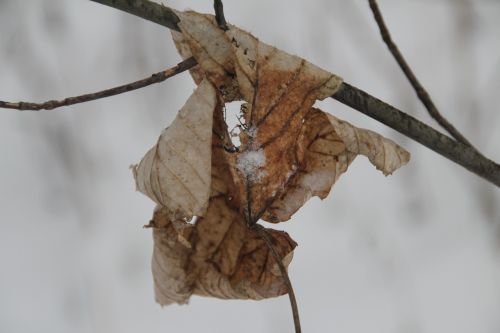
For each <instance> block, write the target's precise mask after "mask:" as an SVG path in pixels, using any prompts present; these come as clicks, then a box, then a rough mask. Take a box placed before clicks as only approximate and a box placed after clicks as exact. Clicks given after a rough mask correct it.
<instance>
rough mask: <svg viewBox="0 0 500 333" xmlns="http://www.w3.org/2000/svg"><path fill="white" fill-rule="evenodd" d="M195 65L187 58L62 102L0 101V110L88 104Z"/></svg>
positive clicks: (193, 60) (38, 108) (43, 108)
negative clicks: (116, 85) (134, 79)
mask: <svg viewBox="0 0 500 333" xmlns="http://www.w3.org/2000/svg"><path fill="white" fill-rule="evenodd" d="M195 65H196V60H195V59H194V58H189V59H186V60H184V61H182V62H180V63H178V64H177V65H176V66H174V67H171V68H169V69H167V70H164V71H161V72H159V73H156V74H153V75H151V76H150V77H148V78H145V79H142V80H139V81H135V82H132V83H128V84H124V85H121V86H118V87H115V88H110V89H106V90H103V91H99V92H94V93H90V94H85V95H81V96H75V97H68V98H65V99H63V100H60V101H57V100H51V101H47V102H44V103H31V102H17V103H12V102H4V101H0V108H5V109H15V110H20V111H25V110H29V111H39V110H52V109H55V108H58V107H61V106H68V105H73V104H78V103H84V102H89V101H93V100H96V99H100V98H105V97H110V96H114V95H118V94H122V93H125V92H128V91H132V90H137V89H140V88H144V87H146V86H149V85H152V84H155V83H160V82H163V81H165V80H166V79H168V78H171V77H172V76H175V75H177V74H180V73H182V72H184V71H186V70H188V69H190V68H192V67H193V66H195Z"/></svg>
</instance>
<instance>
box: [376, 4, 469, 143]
mask: <svg viewBox="0 0 500 333" xmlns="http://www.w3.org/2000/svg"><path fill="white" fill-rule="evenodd" d="M368 3H369V4H370V8H371V10H372V13H373V17H374V18H375V21H376V22H377V25H378V27H379V29H380V35H381V36H382V39H383V40H384V42H385V44H386V45H387V47H388V48H389V51H390V52H391V54H392V55H393V57H394V59H396V61H397V63H398V65H399V67H400V68H401V70H402V71H403V73H404V74H405V75H406V78H407V79H408V81H410V84H411V85H412V87H413V89H414V90H415V92H416V93H417V96H418V98H419V99H420V101H421V102H422V104H424V106H425V108H426V109H427V111H428V112H429V114H430V115H431V117H432V118H434V119H435V120H436V121H437V122H438V124H439V125H441V127H443V128H444V129H445V130H446V131H447V132H448V133H450V135H451V136H452V137H454V138H455V139H456V140H457V141H460V142H462V143H463V144H465V145H468V146H470V147H472V148H474V147H473V146H472V144H471V143H470V142H469V140H467V139H466V138H465V137H464V136H463V135H462V133H460V132H459V131H458V130H457V129H456V128H455V126H453V125H452V124H451V123H450V122H449V121H448V120H447V119H446V118H445V117H444V116H443V115H442V114H441V113H440V112H439V110H438V109H437V107H436V105H435V104H434V102H433V101H432V99H431V97H430V96H429V94H428V93H427V91H426V90H425V88H424V87H423V86H422V85H421V84H420V82H419V81H418V79H417V77H416V76H415V74H414V73H413V71H412V70H411V67H410V66H409V65H408V63H407V62H406V60H405V58H404V57H403V55H402V54H401V52H400V51H399V48H398V46H397V45H396V43H394V41H393V40H392V38H391V34H390V32H389V29H388V28H387V26H386V24H385V21H384V17H383V16H382V13H381V12H380V8H379V7H378V4H377V1H376V0H368ZM474 149H475V148H474Z"/></svg>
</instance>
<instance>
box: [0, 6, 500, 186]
mask: <svg viewBox="0 0 500 333" xmlns="http://www.w3.org/2000/svg"><path fill="white" fill-rule="evenodd" d="M91 1H95V2H98V3H102V4H105V5H108V6H110V7H113V8H116V9H120V10H123V11H126V12H128V13H130V14H133V15H137V16H140V17H142V18H145V19H147V20H150V21H153V22H156V23H158V24H161V25H163V26H165V27H168V28H170V29H174V30H178V27H177V22H179V18H178V17H177V16H176V15H175V13H174V12H173V11H172V9H170V8H168V7H165V6H161V5H158V4H156V3H153V2H151V1H148V0H91ZM188 60H190V61H191V62H190V63H189V64H185V65H186V67H185V68H184V70H186V69H189V68H190V67H193V66H194V65H195V64H196V63H195V62H194V60H193V59H188ZM181 64H182V63H181ZM179 65H180V64H179ZM332 98H334V99H336V100H338V101H340V102H341V103H344V104H346V105H349V106H350V107H352V108H353V109H355V110H357V111H360V112H362V113H364V114H366V115H367V116H369V117H371V118H373V119H376V120H378V121H380V122H382V123H384V124H386V125H387V126H389V127H391V128H393V129H395V130H396V131H398V132H400V133H402V134H404V135H406V136H408V137H409V138H411V139H413V140H415V141H417V142H419V143H421V144H423V145H424V146H426V147H428V148H430V149H432V150H434V151H435V152H437V153H438V154H440V155H443V156H444V157H446V158H448V159H450V160H451V161H453V162H455V163H457V164H459V165H461V166H463V167H464V168H466V169H467V170H469V171H471V172H473V173H475V174H477V175H478V176H480V177H483V178H484V179H486V180H488V181H489V182H491V183H493V184H495V185H496V186H499V187H500V165H498V164H497V163H495V162H493V161H491V160H489V159H487V158H485V157H484V156H482V155H481V154H480V153H478V152H477V151H476V150H475V149H474V148H473V147H471V146H468V145H466V144H464V143H461V142H456V141H454V140H453V139H451V138H449V137H448V136H446V135H443V134H441V133H439V132H438V131H436V130H434V129H433V128H431V127H429V126H427V125H426V124H424V123H422V122H420V121H419V120H417V119H415V118H413V117H411V116H409V115H408V114H405V113H403V112H401V111H400V110H398V109H396V108H394V107H393V106H391V105H389V104H387V103H385V102H382V101H381V100H379V99H377V98H375V97H373V96H371V95H369V94H367V93H366V92H364V91H362V90H360V89H358V88H356V87H353V86H351V85H349V84H347V83H344V84H343V85H342V87H341V88H340V90H339V91H338V92H337V93H336V94H335V95H334V96H332ZM3 103H6V102H3ZM0 107H9V105H5V104H4V105H0Z"/></svg>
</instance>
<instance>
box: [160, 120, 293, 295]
mask: <svg viewBox="0 0 500 333" xmlns="http://www.w3.org/2000/svg"><path fill="white" fill-rule="evenodd" d="M215 117H216V119H215V121H216V122H217V123H216V124H215V125H214V130H215V132H217V133H223V132H224V131H225V124H224V123H223V119H222V117H221V114H216V115H215ZM221 145H222V140H221V139H220V137H218V136H215V135H214V138H213V158H212V188H211V196H210V204H209V206H208V211H207V212H206V214H205V216H204V217H202V218H199V219H198V220H197V221H196V223H195V224H194V225H192V224H188V223H187V222H183V226H182V227H179V226H176V225H175V224H174V223H173V222H171V220H170V219H169V214H168V211H167V210H166V208H161V207H160V208H157V210H156V211H155V214H154V217H153V223H152V226H153V227H155V228H154V230H153V234H154V243H155V247H154V253H153V260H152V267H153V277H154V281H155V295H156V300H157V302H158V303H160V304H162V305H167V304H170V303H173V302H176V303H180V304H183V303H186V302H187V301H188V299H189V297H190V296H191V295H192V294H196V295H202V296H211V297H217V298H223V299H229V298H237V299H263V298H269V297H275V296H279V295H282V294H284V293H286V292H287V288H286V285H285V283H284V281H283V279H282V277H281V274H280V272H279V269H278V267H277V265H276V263H275V261H274V259H273V257H272V255H271V253H270V250H269V248H268V247H267V246H266V244H265V242H264V241H263V240H262V239H261V238H260V237H259V236H258V234H257V233H256V232H255V231H254V230H252V229H249V228H248V227H247V225H246V223H245V217H244V216H243V215H242V214H241V213H240V211H239V210H238V204H239V203H238V202H237V199H236V198H234V197H233V196H232V195H231V192H233V191H234V184H233V182H232V179H231V174H230V173H229V172H228V168H229V164H230V163H231V160H232V158H233V156H232V155H231V154H228V153H227V152H225V151H224V149H222V148H221ZM269 232H270V233H271V235H272V236H273V238H274V240H275V248H276V250H277V252H278V253H279V254H280V256H281V257H282V258H283V263H284V264H285V266H288V264H289V263H290V260H291V257H292V251H293V249H294V248H295V246H296V244H295V242H294V241H293V240H292V239H291V238H290V237H289V236H288V234H286V233H284V232H280V231H275V230H269Z"/></svg>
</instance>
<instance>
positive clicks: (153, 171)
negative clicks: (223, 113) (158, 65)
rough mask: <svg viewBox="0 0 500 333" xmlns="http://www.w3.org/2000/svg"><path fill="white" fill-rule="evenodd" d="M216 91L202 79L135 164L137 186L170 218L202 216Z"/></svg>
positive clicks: (204, 209)
mask: <svg viewBox="0 0 500 333" xmlns="http://www.w3.org/2000/svg"><path fill="white" fill-rule="evenodd" d="M217 107H219V108H220V105H219V103H218V99H217V93H216V91H215V89H214V88H213V87H212V85H211V84H210V82H208V81H207V80H204V81H202V82H201V83H200V85H199V86H198V88H197V89H196V91H195V92H194V93H193V94H192V95H191V97H190V98H189V99H188V101H187V102H186V104H185V105H184V106H183V108H182V109H181V110H180V112H179V113H178V115H177V117H176V118H175V120H174V121H173V122H172V125H171V126H170V127H167V128H166V129H165V130H164V131H163V133H162V134H161V136H160V138H159V139H158V143H157V144H156V145H155V146H154V147H153V148H151V149H150V150H149V151H148V152H147V154H146V156H144V158H143V159H142V161H141V162H140V163H139V165H137V166H135V167H134V176H135V180H136V185H137V189H138V190H139V191H140V192H142V193H144V194H145V195H147V196H148V197H150V198H151V199H152V200H154V201H155V202H156V203H157V204H159V205H161V206H165V207H167V209H168V210H169V211H170V212H171V214H172V218H175V219H190V218H191V217H192V216H193V215H203V214H204V212H205V211H206V209H207V205H208V198H209V195H210V177H211V172H210V161H211V145H212V119H213V114H214V110H215V109H216V108H217Z"/></svg>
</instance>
